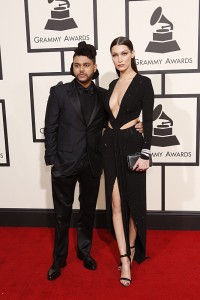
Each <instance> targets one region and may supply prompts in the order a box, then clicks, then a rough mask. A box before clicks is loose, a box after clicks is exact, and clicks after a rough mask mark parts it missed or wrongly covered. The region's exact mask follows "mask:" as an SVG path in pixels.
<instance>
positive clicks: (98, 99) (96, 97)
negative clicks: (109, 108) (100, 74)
mask: <svg viewBox="0 0 200 300" xmlns="http://www.w3.org/2000/svg"><path fill="white" fill-rule="evenodd" d="M95 91H96V92H95V94H94V95H95V100H94V101H95V104H94V109H93V112H92V115H91V117H90V120H89V122H88V124H87V126H90V124H91V123H92V121H93V120H94V119H95V116H96V114H97V113H98V111H99V109H100V93H98V90H97V88H95Z"/></svg>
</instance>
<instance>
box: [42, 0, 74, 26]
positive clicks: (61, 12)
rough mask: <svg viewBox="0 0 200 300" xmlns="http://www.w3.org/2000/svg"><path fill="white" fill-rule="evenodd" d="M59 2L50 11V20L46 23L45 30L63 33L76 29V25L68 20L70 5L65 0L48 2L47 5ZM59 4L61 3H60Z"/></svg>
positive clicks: (49, 0) (72, 20)
mask: <svg viewBox="0 0 200 300" xmlns="http://www.w3.org/2000/svg"><path fill="white" fill-rule="evenodd" d="M54 1H55V2H59V4H58V5H57V6H56V7H54V9H53V10H52V11H51V19H49V20H48V21H47V24H46V26H45V29H47V30H57V31H63V30H68V29H73V28H77V27H78V26H77V24H76V22H75V21H74V19H73V18H70V12H69V8H70V3H69V1H67V0H66V1H65V0H48V3H49V4H51V3H52V2H54ZM60 2H61V3H60Z"/></svg>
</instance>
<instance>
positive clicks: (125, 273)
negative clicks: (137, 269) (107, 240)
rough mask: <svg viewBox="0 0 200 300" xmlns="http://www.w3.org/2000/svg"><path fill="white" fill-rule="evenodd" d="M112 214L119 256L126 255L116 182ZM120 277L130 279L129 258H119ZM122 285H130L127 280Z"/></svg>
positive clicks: (122, 281) (116, 184)
mask: <svg viewBox="0 0 200 300" xmlns="http://www.w3.org/2000/svg"><path fill="white" fill-rule="evenodd" d="M112 212H113V226H114V230H115V236H116V239H117V244H118V248H119V253H120V255H124V254H127V250H126V241H125V236H124V228H123V222H122V211H121V200H120V193H119V187H118V181H117V179H116V180H115V183H114V186H113V193H112ZM121 262H122V266H121V277H123V278H128V279H131V272H130V260H129V257H127V256H126V257H122V258H121ZM120 281H121V283H122V284H123V285H127V286H128V285H130V282H129V281H127V280H120Z"/></svg>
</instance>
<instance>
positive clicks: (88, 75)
mask: <svg viewBox="0 0 200 300" xmlns="http://www.w3.org/2000/svg"><path fill="white" fill-rule="evenodd" d="M96 69H97V65H96V64H94V63H93V61H92V60H91V59H90V58H88V57H87V56H75V57H74V60H73V72H74V75H75V77H76V79H77V80H78V81H79V82H80V83H81V84H82V85H83V86H85V87H87V86H89V85H90V83H91V80H92V77H93V75H94V73H95V72H96Z"/></svg>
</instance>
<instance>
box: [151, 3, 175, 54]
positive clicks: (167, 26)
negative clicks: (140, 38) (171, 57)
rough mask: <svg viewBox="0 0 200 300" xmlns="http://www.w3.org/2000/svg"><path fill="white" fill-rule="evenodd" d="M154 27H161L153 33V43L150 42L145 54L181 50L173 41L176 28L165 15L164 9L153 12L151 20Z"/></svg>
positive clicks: (159, 8)
mask: <svg viewBox="0 0 200 300" xmlns="http://www.w3.org/2000/svg"><path fill="white" fill-rule="evenodd" d="M150 24H151V25H152V26H154V25H159V27H157V28H158V29H156V30H155V32H153V41H150V42H149V44H148V46H147V48H146V50H145V52H153V53H167V52H174V51H178V50H180V47H179V45H178V43H177V41H176V40H174V39H173V29H174V26H173V24H172V22H170V21H169V20H168V19H167V18H166V17H165V16H164V15H163V14H162V8H161V7H158V8H156V10H155V11H154V12H153V14H152V16H151V20H150Z"/></svg>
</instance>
